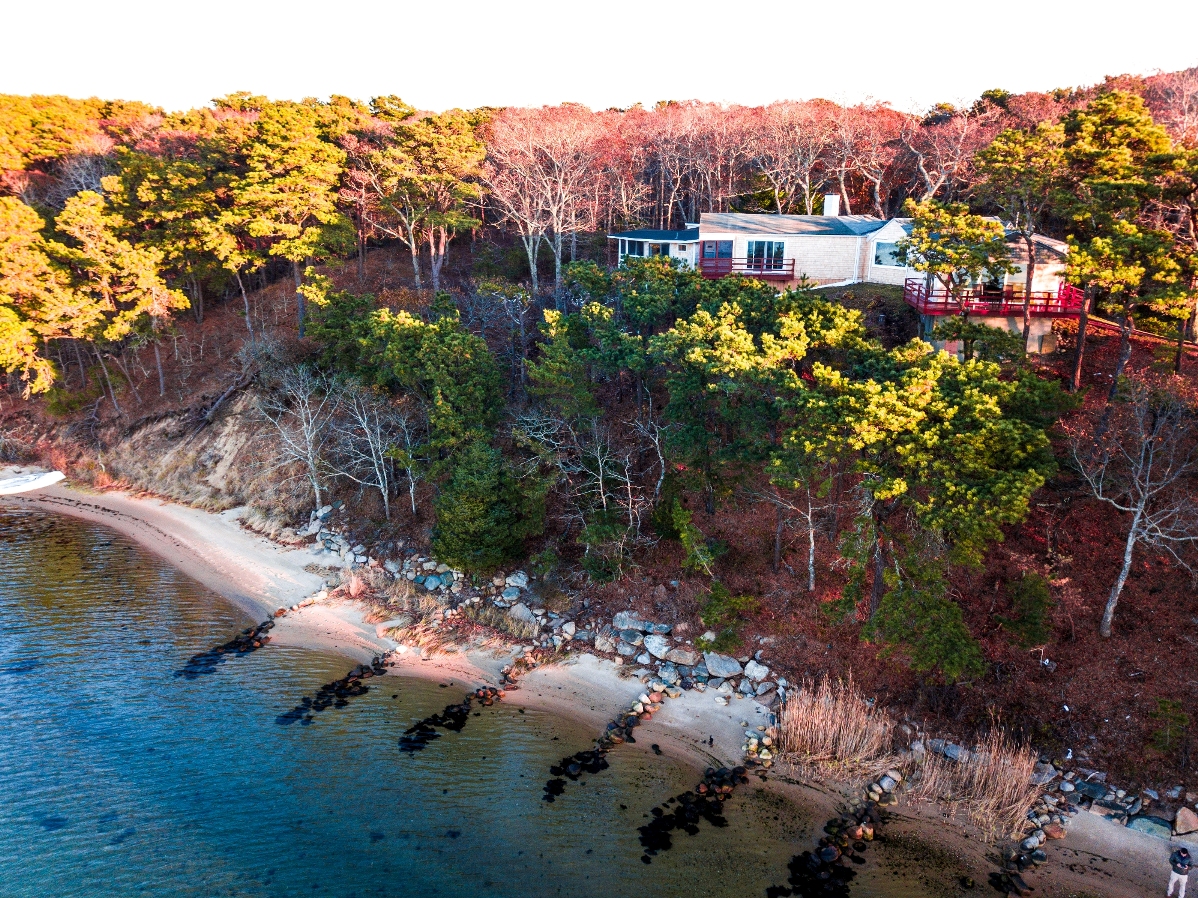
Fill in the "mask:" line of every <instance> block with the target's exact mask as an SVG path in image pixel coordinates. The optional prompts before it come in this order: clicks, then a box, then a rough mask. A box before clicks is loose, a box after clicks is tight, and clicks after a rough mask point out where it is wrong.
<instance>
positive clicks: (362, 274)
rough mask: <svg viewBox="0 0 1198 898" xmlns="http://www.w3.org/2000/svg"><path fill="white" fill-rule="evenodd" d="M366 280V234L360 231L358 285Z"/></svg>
mask: <svg viewBox="0 0 1198 898" xmlns="http://www.w3.org/2000/svg"><path fill="white" fill-rule="evenodd" d="M364 280H366V232H365V231H363V230H362V229H361V228H359V229H358V283H359V284H360V283H362V281H364Z"/></svg>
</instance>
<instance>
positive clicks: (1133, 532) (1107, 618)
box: [1098, 508, 1141, 639]
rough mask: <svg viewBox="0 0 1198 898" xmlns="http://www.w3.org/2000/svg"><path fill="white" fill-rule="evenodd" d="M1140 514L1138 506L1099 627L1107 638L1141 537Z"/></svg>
mask: <svg viewBox="0 0 1198 898" xmlns="http://www.w3.org/2000/svg"><path fill="white" fill-rule="evenodd" d="M1140 514H1141V509H1139V508H1137V509H1136V511H1135V515H1134V516H1133V517H1132V519H1131V529H1130V530H1128V531H1127V543H1126V544H1125V545H1124V547H1123V567H1122V568H1121V569H1120V571H1119V579H1118V580H1116V581H1115V585H1114V586H1112V587H1111V595H1110V597H1109V598H1108V599H1107V600H1106V608H1105V609H1103V612H1102V623H1101V624H1100V625H1099V627H1098V632H1099V633H1101V634H1102V635H1103V636H1104V637H1105V638H1107V639H1110V638H1111V624H1112V623H1113V622H1114V620H1115V606H1116V605H1118V604H1119V596H1120V595H1121V594H1122V592H1123V585H1124V584H1125V583H1127V575H1128V574H1129V573H1131V559H1132V553H1133V552H1134V551H1135V548H1136V540H1137V538H1138V537H1139V530H1140Z"/></svg>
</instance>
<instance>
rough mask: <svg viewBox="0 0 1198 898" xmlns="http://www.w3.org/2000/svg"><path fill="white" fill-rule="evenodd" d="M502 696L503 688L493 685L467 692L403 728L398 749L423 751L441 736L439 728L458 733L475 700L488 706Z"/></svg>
mask: <svg viewBox="0 0 1198 898" xmlns="http://www.w3.org/2000/svg"><path fill="white" fill-rule="evenodd" d="M503 696H504V692H503V690H501V689H496V688H495V687H493V686H483V687H481V688H479V689H476V690H474V692H471V693H468V694H467V695H466V697H465V698H463V699H462V700H461V701H460V702H455V703H454V704H450V705H446V706H445V708H444V709H443V710H441V711H439V712H438V713H436V714H430V715H429V716H428V717H426V718H424V720H420V721H417V722H416V723H414V724H412V725H411V726H410V727H408V728H407V729H406V730H404V733H403V735H402V736H400V737H399V750H400V751H402V752H403V753H404V754H409V755H412V754H415V753H416V752H418V751H424V749H425V748H426V747H427V746H428V744H429V743H430V742H432V741H434V740H435V739H440V738H441V733H440V732H438V731H439V730H447V731H449V732H451V733H460V732H461V731H462V730H464V729H465V728H466V723H467V721H469V720H470V711H471V709H472V708H473V706H474V703H475V702H478V703H479V704H480V705H483V706H484V707H490V706H491V705H493V704H495V702H497V701H499V700H500V699H501V698H503Z"/></svg>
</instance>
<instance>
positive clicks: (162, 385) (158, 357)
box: [154, 340, 166, 396]
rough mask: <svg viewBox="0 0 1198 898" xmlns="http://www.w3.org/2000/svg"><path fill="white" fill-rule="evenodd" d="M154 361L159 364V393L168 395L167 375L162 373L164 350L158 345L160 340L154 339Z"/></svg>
mask: <svg viewBox="0 0 1198 898" xmlns="http://www.w3.org/2000/svg"><path fill="white" fill-rule="evenodd" d="M154 362H155V363H156V364H157V365H158V395H159V396H165V395H166V376H165V375H164V374H163V373H162V351H161V349H159V347H158V341H157V340H155V341H154Z"/></svg>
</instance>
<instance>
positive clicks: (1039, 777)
mask: <svg viewBox="0 0 1198 898" xmlns="http://www.w3.org/2000/svg"><path fill="white" fill-rule="evenodd" d="M1056 776H1057V769H1056V768H1055V767H1053V766H1052V765H1051V764H1045V763H1043V762H1041V763H1039V764H1037V765H1036V766H1035V769H1034V770H1033V771H1032V785H1033V786H1046V785H1048V784H1049V783H1051V782H1052V781H1053V780H1054V779H1056Z"/></svg>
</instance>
